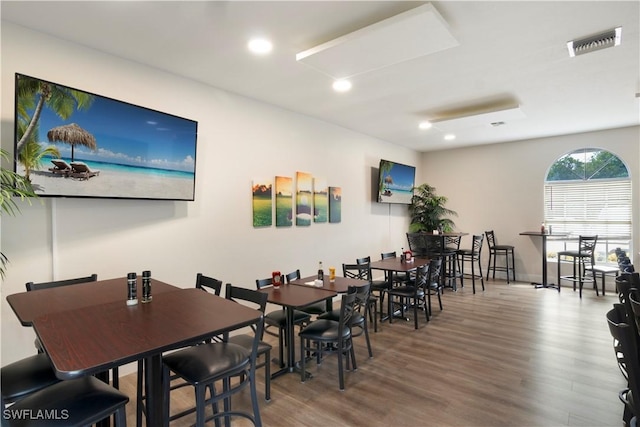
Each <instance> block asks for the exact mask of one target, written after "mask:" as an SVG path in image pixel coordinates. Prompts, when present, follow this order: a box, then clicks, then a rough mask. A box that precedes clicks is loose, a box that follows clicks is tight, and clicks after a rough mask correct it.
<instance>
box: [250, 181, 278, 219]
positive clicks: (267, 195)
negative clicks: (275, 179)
mask: <svg viewBox="0 0 640 427" xmlns="http://www.w3.org/2000/svg"><path fill="white" fill-rule="evenodd" d="M272 187H273V183H272V181H271V180H270V179H267V180H264V179H259V180H254V181H253V187H252V192H253V198H252V202H253V226H254V227H270V226H271V225H272V224H273V201H272V197H271V193H272Z"/></svg>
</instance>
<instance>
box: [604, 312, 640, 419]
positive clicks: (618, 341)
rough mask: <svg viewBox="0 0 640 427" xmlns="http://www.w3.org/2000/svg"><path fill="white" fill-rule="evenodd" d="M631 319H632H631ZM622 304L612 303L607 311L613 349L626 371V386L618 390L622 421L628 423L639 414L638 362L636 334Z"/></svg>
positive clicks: (639, 365)
mask: <svg viewBox="0 0 640 427" xmlns="http://www.w3.org/2000/svg"><path fill="white" fill-rule="evenodd" d="M631 321H633V320H631ZM631 321H630V320H629V317H628V316H627V314H626V309H625V308H624V306H622V304H614V307H613V309H611V310H609V312H607V323H608V324H609V332H610V333H611V336H612V337H613V340H614V341H613V349H614V352H615V353H616V359H617V360H618V364H622V365H623V366H621V367H620V369H621V371H622V372H623V374H624V373H626V379H627V386H628V387H627V388H625V389H623V390H621V391H620V393H619V394H618V397H619V399H620V400H621V401H622V402H623V403H624V405H625V411H624V415H623V418H624V421H625V424H626V425H629V423H630V421H631V419H632V418H634V417H637V416H639V415H640V362H639V360H640V359H639V358H638V334H637V333H636V332H635V331H634V329H633V328H632V327H631V325H630V324H629V323H630V322H631Z"/></svg>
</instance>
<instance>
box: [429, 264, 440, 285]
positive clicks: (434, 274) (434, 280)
mask: <svg viewBox="0 0 640 427" xmlns="http://www.w3.org/2000/svg"><path fill="white" fill-rule="evenodd" d="M441 269H442V260H441V259H432V260H430V261H429V280H428V282H427V284H428V285H429V287H432V288H434V287H435V288H437V287H440V285H441V281H440V270H441Z"/></svg>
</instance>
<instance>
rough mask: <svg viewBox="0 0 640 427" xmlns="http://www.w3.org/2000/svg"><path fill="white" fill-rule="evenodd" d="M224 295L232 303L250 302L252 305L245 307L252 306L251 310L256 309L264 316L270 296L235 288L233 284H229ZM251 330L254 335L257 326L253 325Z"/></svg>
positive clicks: (251, 290)
mask: <svg viewBox="0 0 640 427" xmlns="http://www.w3.org/2000/svg"><path fill="white" fill-rule="evenodd" d="M224 295H225V298H226V299H228V300H231V301H235V302H240V301H244V302H248V303H250V304H245V305H247V306H250V307H251V308H255V309H256V310H260V311H261V312H262V313H263V314H264V310H265V309H266V307H267V298H268V297H269V295H267V294H265V293H264V292H258V291H254V290H253V289H247V288H241V287H239V286H233V285H232V284H231V283H227V285H226V289H225V294H224ZM251 329H252V330H253V332H254V333H255V332H256V331H257V328H256V326H255V325H252V326H251ZM263 332H264V330H263ZM260 339H261V340H262V335H260Z"/></svg>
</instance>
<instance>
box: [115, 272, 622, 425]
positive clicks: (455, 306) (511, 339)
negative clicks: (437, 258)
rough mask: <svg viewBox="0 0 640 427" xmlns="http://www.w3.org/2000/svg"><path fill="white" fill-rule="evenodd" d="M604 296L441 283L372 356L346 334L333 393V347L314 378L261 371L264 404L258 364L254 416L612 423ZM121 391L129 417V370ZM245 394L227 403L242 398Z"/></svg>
mask: <svg viewBox="0 0 640 427" xmlns="http://www.w3.org/2000/svg"><path fill="white" fill-rule="evenodd" d="M616 300H617V296H616V295H615V294H614V293H613V292H611V291H610V292H609V293H607V295H606V296H605V297H603V296H600V297H596V296H595V293H594V292H593V291H591V290H590V291H587V292H585V293H584V296H583V298H582V300H580V299H579V298H578V294H577V292H575V293H574V292H573V291H572V290H571V289H568V288H563V291H562V292H561V293H560V294H558V292H557V291H555V290H551V289H534V288H533V287H532V286H531V285H529V284H528V283H527V284H525V283H518V284H513V283H512V284H511V285H507V284H506V283H505V282H504V281H495V282H492V281H490V282H488V283H487V289H486V291H485V292H478V293H477V294H475V295H473V294H472V292H471V287H470V286H466V287H465V288H463V289H460V290H459V291H458V292H456V293H454V292H452V291H451V290H447V291H446V292H445V294H444V296H443V303H444V311H442V312H439V311H437V310H436V311H435V315H434V316H433V318H432V320H431V322H429V323H428V324H427V323H426V322H425V321H424V318H423V317H421V319H420V326H421V327H420V329H418V330H414V329H413V322H403V321H395V322H394V323H393V324H391V325H390V324H389V323H384V324H382V326H381V328H379V330H378V333H372V334H371V339H372V346H373V351H374V358H372V359H369V358H368V357H367V351H366V346H365V344H364V339H363V337H361V338H358V339H356V357H357V361H358V369H357V371H355V372H346V373H345V384H346V389H345V390H344V391H339V389H338V378H337V364H336V357H335V356H331V357H328V358H327V359H326V360H325V361H324V362H323V363H322V365H320V366H316V364H315V362H311V363H310V366H309V368H310V371H311V372H312V374H313V376H314V377H313V378H312V379H310V380H308V381H306V382H305V383H301V381H300V377H299V376H298V375H294V374H287V375H284V376H281V377H279V378H276V379H275V380H273V381H272V383H271V384H272V399H271V401H270V402H266V401H264V386H263V384H264V383H263V379H264V372H263V371H262V370H259V371H258V373H257V375H258V381H259V383H258V394H259V398H260V407H261V416H262V422H263V425H265V426H296V427H302V426H322V427H326V426H545V427H546V426H598V427H602V426H621V425H623V423H622V404H621V403H620V401H619V400H618V391H619V390H620V389H621V388H623V387H624V384H625V383H624V380H623V378H622V375H621V373H620V372H619V371H618V368H617V365H616V361H615V357H614V354H613V349H612V343H611V342H612V340H611V336H610V335H609V331H608V328H607V323H606V319H605V313H606V312H607V311H608V310H609V309H610V308H611V306H612V304H613V303H614V302H616ZM268 339H269V340H271V339H273V344H274V346H277V340H275V339H274V338H272V337H269V338H268ZM274 353H275V354H277V348H274ZM274 368H275V365H274ZM121 388H122V389H123V390H124V391H125V392H127V393H128V394H129V395H130V396H131V397H132V400H131V402H130V403H129V404H128V405H127V406H128V425H129V426H134V425H135V374H131V375H128V376H126V377H124V378H123V379H122V381H121ZM247 398H248V393H247V394H246V395H245V396H241V397H240V398H239V399H237V400H236V401H234V404H235V405H237V406H243V405H248V403H247V401H248V399H247ZM192 403H193V393H192V390H191V389H189V388H187V389H182V390H180V391H177V392H174V393H172V396H171V410H172V412H174V411H177V410H178V409H180V408H182V407H186V406H187V405H191V404H192ZM192 422H193V418H189V417H186V418H183V419H181V420H178V421H176V422H175V423H173V424H172V425H175V426H186V425H190V423H192ZM233 425H238V426H244V425H249V424H248V423H246V422H245V421H243V420H240V419H238V420H237V422H234V423H233Z"/></svg>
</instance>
